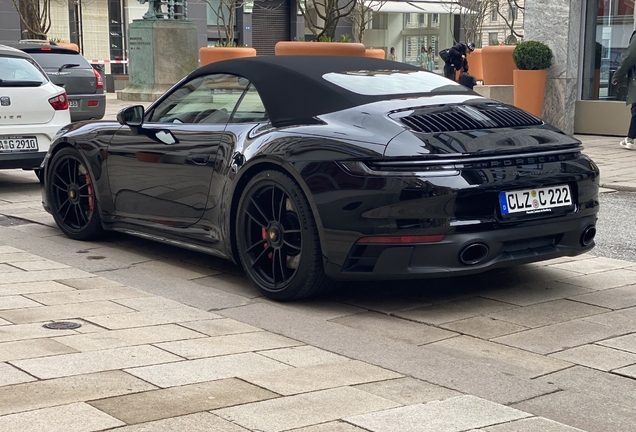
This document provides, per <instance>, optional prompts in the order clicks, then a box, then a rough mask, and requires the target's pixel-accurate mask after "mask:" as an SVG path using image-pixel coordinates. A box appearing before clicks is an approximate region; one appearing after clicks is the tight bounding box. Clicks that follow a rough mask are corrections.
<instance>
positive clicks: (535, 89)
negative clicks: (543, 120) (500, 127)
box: [512, 41, 552, 117]
mask: <svg viewBox="0 0 636 432" xmlns="http://www.w3.org/2000/svg"><path fill="white" fill-rule="evenodd" d="M512 58H513V60H514V62H515V64H516V65H517V68H519V70H515V71H514V73H513V83H514V91H515V96H514V104H515V106H516V107H518V108H521V109H523V110H525V111H528V112H529V113H532V114H534V115H536V116H537V117H541V114H542V112H543V99H544V93H545V82H546V77H547V75H548V71H547V69H548V68H549V67H550V66H551V65H552V50H551V49H550V47H549V46H547V45H546V44H544V43H542V42H538V41H525V42H521V43H520V44H519V45H517V46H516V47H515V49H514V51H513V53H512Z"/></svg>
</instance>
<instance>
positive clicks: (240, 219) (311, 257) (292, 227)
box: [236, 171, 335, 301]
mask: <svg viewBox="0 0 636 432" xmlns="http://www.w3.org/2000/svg"><path fill="white" fill-rule="evenodd" d="M236 239H237V246H238V252H239V257H240V259H241V263H242V265H243V268H244V269H245V272H246V273H247V275H248V277H249V278H250V279H251V280H252V282H253V283H254V285H255V286H256V287H257V288H258V289H259V290H260V291H261V292H262V293H263V294H265V295H266V296H267V297H269V298H272V299H274V300H283V301H285V300H295V299H300V298H304V297H309V296H312V295H316V294H319V293H321V292H324V291H325V290H327V289H329V288H331V287H333V286H334V285H335V282H333V281H331V280H330V279H328V278H327V277H326V276H325V272H324V268H323V263H322V253H321V251H320V242H319V239H318V229H317V228H316V223H315V221H314V217H313V215H312V213H311V208H310V207H309V203H308V202H307V199H306V198H305V196H304V195H303V193H302V190H301V189H300V188H299V187H298V185H297V184H296V183H295V182H294V181H293V180H292V179H291V178H290V177H288V176H287V175H285V174H283V173H280V172H278V171H263V172H261V173H258V174H257V175H256V176H254V178H253V179H252V180H250V182H249V183H248V184H247V186H246V187H245V189H244V191H243V194H242V195H241V199H240V201H239V205H238V212H237V223H236Z"/></svg>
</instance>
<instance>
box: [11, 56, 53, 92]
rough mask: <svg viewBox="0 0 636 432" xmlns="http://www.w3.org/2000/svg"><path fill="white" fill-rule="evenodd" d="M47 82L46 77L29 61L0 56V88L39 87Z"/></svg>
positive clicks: (21, 58)
mask: <svg viewBox="0 0 636 432" xmlns="http://www.w3.org/2000/svg"><path fill="white" fill-rule="evenodd" d="M47 82H48V78H47V77H46V75H45V74H44V73H43V72H42V70H41V69H40V68H39V67H38V66H37V65H36V64H35V63H34V62H33V61H32V60H31V59H27V58H23V57H9V56H0V86H2V87H9V86H40V85H42V84H45V83H47Z"/></svg>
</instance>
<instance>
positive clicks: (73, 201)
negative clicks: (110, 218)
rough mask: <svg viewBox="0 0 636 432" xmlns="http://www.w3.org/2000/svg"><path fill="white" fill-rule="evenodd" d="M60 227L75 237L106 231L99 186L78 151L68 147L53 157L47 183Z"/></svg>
mask: <svg viewBox="0 0 636 432" xmlns="http://www.w3.org/2000/svg"><path fill="white" fill-rule="evenodd" d="M46 188H47V194H48V197H49V200H50V208H51V212H52V213H53V218H54V219H55V223H56V224H57V226H58V227H59V228H60V229H61V230H62V232H64V234H66V235H67V236H68V237H70V238H72V239H75V240H91V239H94V238H96V237H98V236H99V235H100V234H102V232H103V228H102V224H101V221H100V218H99V210H98V205H97V199H96V196H95V186H94V184H93V180H92V179H91V176H90V174H89V172H88V170H87V169H86V166H85V165H84V163H83V162H82V158H81V156H80V154H79V153H78V152H77V150H75V149H72V148H65V149H62V150H60V151H59V152H57V153H56V154H55V156H53V159H52V160H51V165H50V168H49V170H48V182H47V185H46Z"/></svg>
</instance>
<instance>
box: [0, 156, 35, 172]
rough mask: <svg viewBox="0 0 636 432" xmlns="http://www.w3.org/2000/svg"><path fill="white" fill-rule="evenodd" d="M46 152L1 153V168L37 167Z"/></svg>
mask: <svg viewBox="0 0 636 432" xmlns="http://www.w3.org/2000/svg"><path fill="white" fill-rule="evenodd" d="M45 156H46V152H36V153H26V152H25V153H5V154H0V169H10V168H23V169H36V168H39V167H40V164H41V163H42V161H43V160H44V157H45Z"/></svg>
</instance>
